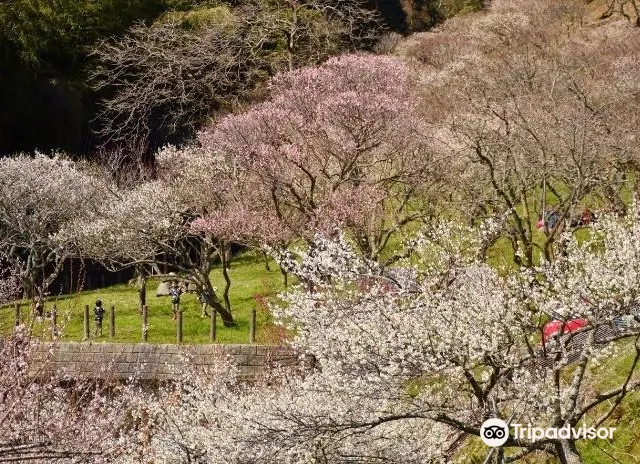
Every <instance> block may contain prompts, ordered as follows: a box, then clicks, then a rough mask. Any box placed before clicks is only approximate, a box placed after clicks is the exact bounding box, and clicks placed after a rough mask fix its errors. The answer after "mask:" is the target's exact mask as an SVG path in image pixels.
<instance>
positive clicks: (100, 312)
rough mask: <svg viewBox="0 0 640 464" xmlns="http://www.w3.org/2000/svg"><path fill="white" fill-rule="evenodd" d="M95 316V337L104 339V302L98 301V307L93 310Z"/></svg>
mask: <svg viewBox="0 0 640 464" xmlns="http://www.w3.org/2000/svg"><path fill="white" fill-rule="evenodd" d="M93 315H94V318H95V321H96V330H95V335H99V336H100V337H102V319H103V318H104V308H103V307H102V300H97V301H96V307H95V308H93Z"/></svg>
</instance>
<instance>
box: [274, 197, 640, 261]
mask: <svg viewBox="0 0 640 464" xmlns="http://www.w3.org/2000/svg"><path fill="white" fill-rule="evenodd" d="M638 198H640V197H638ZM262 259H264V268H265V270H266V271H268V272H271V268H270V267H269V257H268V256H267V252H266V251H264V250H262Z"/></svg>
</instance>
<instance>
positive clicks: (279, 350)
mask: <svg viewBox="0 0 640 464" xmlns="http://www.w3.org/2000/svg"><path fill="white" fill-rule="evenodd" d="M49 351H51V354H48V353H49ZM220 355H228V356H230V358H231V360H232V361H233V362H234V363H235V364H236V365H237V366H238V370H239V374H240V376H241V377H242V378H245V379H248V380H250V379H252V378H255V376H256V374H258V373H260V372H261V371H262V370H263V369H264V368H265V367H266V366H268V365H270V364H276V363H277V364H280V365H296V364H299V363H300V362H301V358H300V357H299V356H298V355H297V354H296V353H295V352H294V351H293V350H291V349H290V348H287V347H279V346H268V345H218V344H212V345H173V344H166V345H155V344H149V343H135V344H133V343H131V344H127V343H72V342H65V343H57V344H55V345H51V346H49V345H44V346H41V347H39V348H38V351H37V353H36V354H35V356H34V358H32V359H33V360H34V361H35V362H34V365H35V366H38V365H42V364H41V363H42V361H43V360H45V359H47V358H48V360H49V362H48V363H47V364H46V366H47V368H48V369H55V370H56V371H58V372H61V371H65V372H68V373H69V374H71V375H74V374H75V375H78V376H86V377H93V378H117V379H127V378H129V377H136V378H140V379H143V380H170V379H172V378H175V375H176V373H179V372H181V371H183V370H184V368H185V365H186V363H188V362H189V361H188V358H190V359H191V360H192V362H193V364H195V366H196V367H203V368H206V367H207V366H210V365H212V364H213V363H214V360H215V359H216V358H217V357H219V356H220Z"/></svg>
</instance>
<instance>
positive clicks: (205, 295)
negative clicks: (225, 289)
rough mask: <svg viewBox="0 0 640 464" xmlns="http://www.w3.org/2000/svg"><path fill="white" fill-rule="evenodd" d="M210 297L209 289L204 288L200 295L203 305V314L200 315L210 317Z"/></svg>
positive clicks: (199, 298)
mask: <svg viewBox="0 0 640 464" xmlns="http://www.w3.org/2000/svg"><path fill="white" fill-rule="evenodd" d="M209 298H211V294H210V293H209V290H207V289H205V288H203V289H202V291H201V292H200V296H199V297H198V300H199V301H200V305H201V306H202V314H200V317H209V313H207V306H208V305H209Z"/></svg>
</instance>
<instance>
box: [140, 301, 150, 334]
mask: <svg viewBox="0 0 640 464" xmlns="http://www.w3.org/2000/svg"><path fill="white" fill-rule="evenodd" d="M148 313H149V308H148V307H147V305H144V306H142V341H143V342H146V341H147V334H148V329H149V328H148V325H147V315H148Z"/></svg>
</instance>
